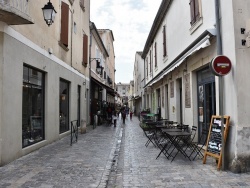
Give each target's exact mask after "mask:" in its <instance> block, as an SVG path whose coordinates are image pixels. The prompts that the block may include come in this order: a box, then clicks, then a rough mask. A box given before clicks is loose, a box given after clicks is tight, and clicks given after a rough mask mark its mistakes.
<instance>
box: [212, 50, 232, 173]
mask: <svg viewBox="0 0 250 188" xmlns="http://www.w3.org/2000/svg"><path fill="white" fill-rule="evenodd" d="M231 68H232V64H231V61H230V59H229V58H228V57H226V56H224V55H218V56H216V57H215V58H213V59H212V61H211V62H210V69H211V71H212V73H213V74H214V75H216V76H219V112H220V116H221V156H222V170H224V169H225V162H224V161H225V155H224V154H225V138H224V136H225V135H224V115H223V113H224V112H223V78H222V76H225V75H227V74H228V73H229V72H230V71H231Z"/></svg>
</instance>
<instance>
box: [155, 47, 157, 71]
mask: <svg viewBox="0 0 250 188" xmlns="http://www.w3.org/2000/svg"><path fill="white" fill-rule="evenodd" d="M155 67H157V43H156V42H155Z"/></svg>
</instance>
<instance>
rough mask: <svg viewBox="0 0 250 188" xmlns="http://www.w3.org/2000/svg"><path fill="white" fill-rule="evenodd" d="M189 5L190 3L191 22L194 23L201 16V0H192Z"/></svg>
mask: <svg viewBox="0 0 250 188" xmlns="http://www.w3.org/2000/svg"><path fill="white" fill-rule="evenodd" d="M189 5H190V16H191V22H190V24H191V25H193V24H194V23H195V22H196V21H197V20H198V19H199V17H200V10H199V0H190V1H189Z"/></svg>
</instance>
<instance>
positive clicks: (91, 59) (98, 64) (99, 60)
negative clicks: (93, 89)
mask: <svg viewBox="0 0 250 188" xmlns="http://www.w3.org/2000/svg"><path fill="white" fill-rule="evenodd" d="M93 60H96V72H97V73H98V74H101V72H102V69H103V67H102V66H101V65H100V63H101V59H100V58H90V62H92V61H93Z"/></svg>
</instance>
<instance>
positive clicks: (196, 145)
mask: <svg viewBox="0 0 250 188" xmlns="http://www.w3.org/2000/svg"><path fill="white" fill-rule="evenodd" d="M207 136H208V131H207V130H206V129H203V130H202V133H201V136H200V138H199V139H198V142H192V148H193V150H192V152H191V153H190V157H191V155H192V154H193V153H194V154H195V156H194V158H193V160H195V158H196V157H197V156H198V155H199V156H201V157H204V156H203V153H202V149H203V147H204V146H205V145H206V142H207Z"/></svg>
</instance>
